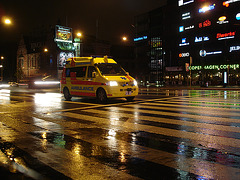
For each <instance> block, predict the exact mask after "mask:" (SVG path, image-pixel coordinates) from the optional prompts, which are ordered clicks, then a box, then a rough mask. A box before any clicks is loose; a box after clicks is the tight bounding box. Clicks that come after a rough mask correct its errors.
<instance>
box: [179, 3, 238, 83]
mask: <svg viewBox="0 0 240 180" xmlns="http://www.w3.org/2000/svg"><path fill="white" fill-rule="evenodd" d="M178 9H179V16H178V18H179V26H178V34H179V39H178V41H177V43H178V54H179V55H178V61H179V62H180V64H181V66H185V67H186V68H187V69H186V71H187V72H186V73H185V74H184V73H182V75H183V76H185V77H187V79H189V78H190V70H191V78H192V81H193V83H194V84H203V83H206V82H208V84H212V85H220V84H223V83H225V84H231V85H236V84H238V81H239V60H240V59H239V57H240V56H239V55H240V54H239V53H240V31H239V27H240V26H239V25H240V17H239V16H240V1H238V0H228V1H222V0H221V1H219V0H179V1H178ZM190 57H191V59H192V62H190ZM189 65H190V67H188V66H189ZM184 69H185V68H184ZM224 75H225V78H224ZM224 79H225V81H224Z"/></svg>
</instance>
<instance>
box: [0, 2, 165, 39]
mask: <svg viewBox="0 0 240 180" xmlns="http://www.w3.org/2000/svg"><path fill="white" fill-rule="evenodd" d="M1 1H4V2H0V15H1V16H3V15H5V16H9V17H11V18H12V20H13V22H14V24H13V25H12V26H11V27H2V24H1V28H4V29H2V31H1V36H2V37H3V39H4V42H6V38H7V41H15V40H16V39H19V36H20V35H21V34H23V33H25V32H28V31H31V29H32V28H35V27H38V26H41V25H54V24H57V22H59V20H60V22H61V25H64V26H68V27H72V28H73V32H76V31H81V32H82V34H83V35H84V34H86V35H96V22H97V20H98V38H99V39H103V40H109V41H110V42H112V43H117V41H120V39H121V37H122V36H123V35H126V36H129V37H133V34H134V28H133V26H132V24H133V22H134V16H136V15H139V14H142V13H145V12H148V11H150V10H153V9H155V8H158V7H160V6H161V5H163V4H164V3H165V2H166V0H103V1H100V0H66V1H63V0H1ZM3 39H2V40H3ZM2 40H1V41H0V42H1V44H2Z"/></svg>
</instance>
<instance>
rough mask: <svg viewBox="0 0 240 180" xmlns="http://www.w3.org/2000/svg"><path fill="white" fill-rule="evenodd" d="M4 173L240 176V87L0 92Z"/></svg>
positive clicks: (42, 176) (96, 176)
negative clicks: (79, 94) (102, 94)
mask: <svg viewBox="0 0 240 180" xmlns="http://www.w3.org/2000/svg"><path fill="white" fill-rule="evenodd" d="M0 117H1V118H0V150H1V151H0V167H1V168H0V176H1V177H3V179H224V180H226V179H234V180H235V179H240V91H220V90H173V89H172V90H166V89H165V90H161V89H159V90H157V91H156V90H147V89H144V90H141V91H140V94H139V96H138V97H137V98H136V99H135V101H133V102H126V101H125V99H115V100H110V101H109V102H108V103H107V104H98V103H96V101H95V100H94V99H82V98H73V99H72V101H65V100H64V98H63V97H62V95H61V94H60V93H58V92H53V91H51V90H28V89H24V88H9V89H1V90H0Z"/></svg>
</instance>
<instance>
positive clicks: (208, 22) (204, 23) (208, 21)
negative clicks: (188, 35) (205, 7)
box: [198, 19, 211, 28]
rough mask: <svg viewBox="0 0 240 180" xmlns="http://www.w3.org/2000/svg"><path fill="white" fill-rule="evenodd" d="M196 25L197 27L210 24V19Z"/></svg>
mask: <svg viewBox="0 0 240 180" xmlns="http://www.w3.org/2000/svg"><path fill="white" fill-rule="evenodd" d="M198 26H199V28H202V27H208V26H211V21H210V20H209V19H208V20H206V21H204V22H203V23H199V24H198Z"/></svg>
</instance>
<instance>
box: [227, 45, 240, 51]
mask: <svg viewBox="0 0 240 180" xmlns="http://www.w3.org/2000/svg"><path fill="white" fill-rule="evenodd" d="M239 50H240V46H231V47H230V50H229V52H232V51H239Z"/></svg>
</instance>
